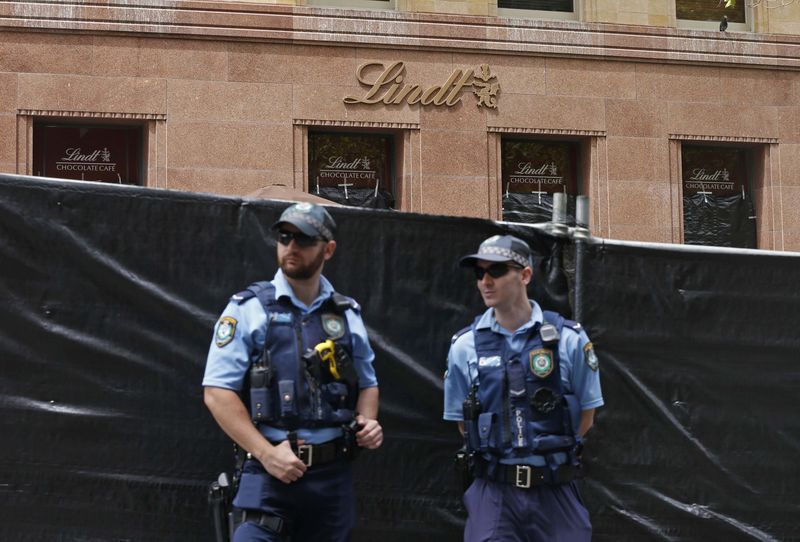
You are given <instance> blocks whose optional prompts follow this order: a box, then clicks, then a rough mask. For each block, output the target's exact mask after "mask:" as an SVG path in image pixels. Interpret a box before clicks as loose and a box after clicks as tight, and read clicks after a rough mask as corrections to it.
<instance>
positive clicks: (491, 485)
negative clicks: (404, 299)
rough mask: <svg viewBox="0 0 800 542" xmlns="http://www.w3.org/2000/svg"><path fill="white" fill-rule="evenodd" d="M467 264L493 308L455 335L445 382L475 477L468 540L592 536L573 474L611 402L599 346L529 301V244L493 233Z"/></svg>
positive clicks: (548, 540)
mask: <svg viewBox="0 0 800 542" xmlns="http://www.w3.org/2000/svg"><path fill="white" fill-rule="evenodd" d="M460 265H461V266H462V267H469V268H471V269H472V271H474V273H475V278H476V280H477V285H478V290H479V291H480V294H481V296H482V297H483V301H484V303H485V304H486V306H487V307H488V309H487V310H486V312H484V313H483V314H481V315H479V316H478V317H477V318H476V319H475V321H474V322H473V324H472V325H471V326H469V327H468V328H465V329H464V330H462V331H460V332H459V333H457V334H456V335H455V337H454V338H453V343H452V345H451V347H450V352H449V354H448V370H447V373H446V376H445V385H444V419H445V420H451V421H456V422H458V426H459V429H460V430H461V433H462V434H463V435H464V440H465V445H466V450H467V454H468V456H469V459H470V463H471V467H472V471H473V474H474V476H475V480H474V481H473V482H472V484H471V485H470V486H469V488H468V489H467V491H466V493H465V494H464V504H465V506H466V508H467V512H468V514H469V516H468V519H467V524H466V528H465V531H464V540H465V541H467V542H478V541H488V540H491V541H528V542H583V541H587V542H588V541H589V540H591V523H590V522H589V514H588V512H587V511H586V508H585V507H584V506H583V503H582V501H581V497H580V495H579V493H578V488H577V486H576V484H575V481H574V479H575V476H576V475H577V472H578V468H579V466H580V465H579V461H580V448H581V440H582V438H583V436H584V435H585V434H586V431H588V430H589V428H590V427H591V426H592V423H593V419H594V412H595V409H596V408H597V407H599V406H601V405H602V404H603V398H602V395H601V392H600V380H599V373H598V362H597V357H596V355H595V353H594V350H593V348H592V343H591V342H589V338H588V337H587V336H586V333H585V332H584V331H583V330H582V329H581V326H580V324H578V323H577V322H573V321H570V320H565V319H564V318H563V317H561V316H560V315H558V314H557V313H553V312H549V311H546V312H543V311H542V309H541V308H540V307H539V305H538V304H537V303H536V302H535V301H532V300H530V299H528V295H527V286H528V284H529V283H530V282H531V278H532V275H533V270H532V261H531V251H530V248H529V247H528V244H527V243H525V241H523V240H521V239H518V238H516V237H513V236H511V235H503V236H499V235H496V236H494V237H490V238H489V239H486V240H485V241H484V242H483V243H481V245H480V248H479V249H478V252H477V253H476V254H470V255H468V256H465V257H463V258H462V259H461V260H460Z"/></svg>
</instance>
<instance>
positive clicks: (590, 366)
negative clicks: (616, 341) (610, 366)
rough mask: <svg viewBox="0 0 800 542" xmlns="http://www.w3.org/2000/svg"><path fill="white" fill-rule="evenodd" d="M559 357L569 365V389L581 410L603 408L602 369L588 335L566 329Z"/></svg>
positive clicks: (560, 345)
mask: <svg viewBox="0 0 800 542" xmlns="http://www.w3.org/2000/svg"><path fill="white" fill-rule="evenodd" d="M559 356H560V359H561V360H566V361H567V362H568V364H569V371H568V387H569V388H570V389H571V391H572V393H574V394H575V396H576V397H577V398H578V401H579V402H580V404H581V410H590V409H593V408H597V407H600V406H603V393H602V391H601V389H600V368H599V365H598V362H597V356H596V354H595V353H594V347H593V346H592V343H591V341H590V340H589V337H588V336H587V335H586V333H585V332H584V331H580V332H577V331H575V330H573V329H570V328H566V327H565V328H564V330H563V333H562V340H561V342H560V344H559Z"/></svg>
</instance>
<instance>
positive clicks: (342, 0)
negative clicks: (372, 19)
mask: <svg viewBox="0 0 800 542" xmlns="http://www.w3.org/2000/svg"><path fill="white" fill-rule="evenodd" d="M306 5H307V6H331V7H337V8H352V9H395V0H306Z"/></svg>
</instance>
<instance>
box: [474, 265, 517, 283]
mask: <svg viewBox="0 0 800 542" xmlns="http://www.w3.org/2000/svg"><path fill="white" fill-rule="evenodd" d="M512 269H522V268H521V267H519V266H517V265H508V264H505V263H493V264H492V265H490V266H489V267H478V266H477V265H476V266H475V267H473V268H472V270H473V271H474V272H475V278H476V279H478V280H483V277H484V276H485V275H486V274H488V275H489V276H490V277H492V278H493V279H499V278H500V277H502V276H503V275H505V274H506V273H508V272H509V271H511V270H512Z"/></svg>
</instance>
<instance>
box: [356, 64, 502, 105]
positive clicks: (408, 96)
mask: <svg viewBox="0 0 800 542" xmlns="http://www.w3.org/2000/svg"><path fill="white" fill-rule="evenodd" d="M375 68H377V69H379V70H381V72H380V74H379V75H378V76H377V78H375V79H374V80H367V76H366V75H365V74H366V72H367V71H368V70H374V69H375ZM405 69H406V68H405V64H404V63H403V62H401V61H396V62H392V63H391V64H388V65H386V64H383V63H382V62H367V63H365V64H362V65H361V66H359V67H358V69H357V70H356V78H357V79H358V82H359V83H360V84H362V85H364V86H365V87H368V90H367V92H366V94H364V96H362V97H358V96H345V97H344V103H346V104H370V105H371V104H376V103H380V102H382V103H384V104H386V105H400V104H402V103H403V102H405V103H407V104H409V105H415V104H418V103H420V104H422V105H437V106H440V105H444V106H447V107H453V106H454V105H456V104H458V103H460V102H461V98H462V97H463V96H462V94H463V91H464V89H465V88H468V87H474V88H475V89H477V90H474V91H473V93H474V94H476V95H477V96H478V98H479V103H478V106H486V107H491V108H494V107H497V92H498V91H499V90H500V85H499V83H497V82H496V79H497V77H496V76H495V75H492V73H491V71H490V68H489V65H488V64H484V65H482V66H481V67H480V73H478V71H472V70H460V69H455V70H453V72H452V73H451V74H450V76H449V77H448V78H447V81H445V83H444V84H442V85H432V86H430V87H428V88H424V87H422V86H420V85H409V84H407V83H406V82H405V79H406V78H405V76H404V73H405ZM492 81H495V82H492Z"/></svg>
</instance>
